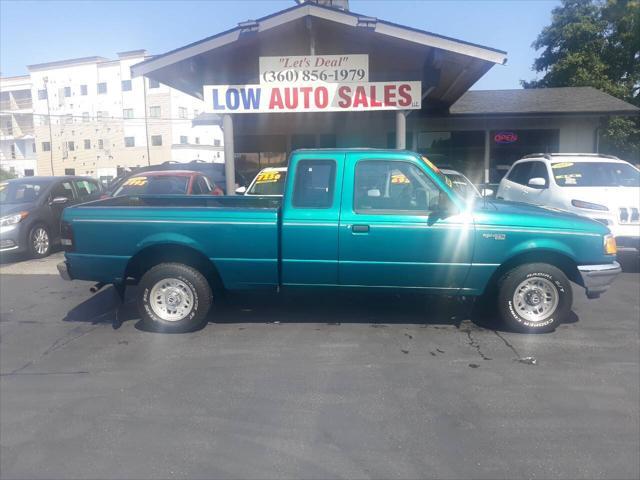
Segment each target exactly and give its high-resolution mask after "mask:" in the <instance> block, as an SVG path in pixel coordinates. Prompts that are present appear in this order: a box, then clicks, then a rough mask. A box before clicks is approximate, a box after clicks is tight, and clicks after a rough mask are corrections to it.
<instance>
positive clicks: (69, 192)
mask: <svg viewBox="0 0 640 480" xmlns="http://www.w3.org/2000/svg"><path fill="white" fill-rule="evenodd" d="M57 197H66V198H67V199H68V200H69V201H71V200H73V188H72V187H71V182H69V181H65V182H60V183H58V184H56V185H55V186H54V187H53V190H52V191H51V199H54V198H57Z"/></svg>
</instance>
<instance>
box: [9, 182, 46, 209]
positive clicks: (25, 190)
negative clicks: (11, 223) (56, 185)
mask: <svg viewBox="0 0 640 480" xmlns="http://www.w3.org/2000/svg"><path fill="white" fill-rule="evenodd" d="M46 186H47V183H45V182H32V181H26V182H24V181H18V182H2V183H0V203H3V204H11V203H29V202H33V201H35V200H36V199H37V198H38V197H39V196H40V195H41V194H42V192H43V191H44V189H45V188H46Z"/></svg>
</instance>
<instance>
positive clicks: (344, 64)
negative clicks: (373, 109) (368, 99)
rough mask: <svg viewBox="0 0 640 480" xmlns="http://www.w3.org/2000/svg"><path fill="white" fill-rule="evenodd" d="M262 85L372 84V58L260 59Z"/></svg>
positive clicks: (313, 57)
mask: <svg viewBox="0 0 640 480" xmlns="http://www.w3.org/2000/svg"><path fill="white" fill-rule="evenodd" d="M259 67H260V83H261V84H263V85H268V84H273V83H302V82H325V83H327V82H328V83H349V82H367V81H369V55H304V56H296V57H289V56H282V57H260V58H259Z"/></svg>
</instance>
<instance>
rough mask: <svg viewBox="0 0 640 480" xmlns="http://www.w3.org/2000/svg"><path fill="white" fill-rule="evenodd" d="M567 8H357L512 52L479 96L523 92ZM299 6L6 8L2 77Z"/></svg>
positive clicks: (428, 1)
mask: <svg viewBox="0 0 640 480" xmlns="http://www.w3.org/2000/svg"><path fill="white" fill-rule="evenodd" d="M558 4H559V0H464V1H460V0H350V9H351V10H352V11H353V12H357V13H361V14H364V15H368V16H372V17H377V18H380V19H384V20H388V21H391V22H394V23H399V24H401V25H406V26H410V27H413V28H419V29H422V30H427V31H430V32H434V33H438V34H440V35H446V36H450V37H454V38H457V39H460V40H465V41H467V42H472V43H478V44H480V45H485V46H488V47H493V48H497V49H500V50H505V51H507V53H508V62H507V64H506V65H504V66H502V65H496V66H494V67H493V68H492V69H491V70H490V71H489V72H488V73H487V74H486V75H485V76H484V77H483V78H482V79H480V80H479V81H478V82H477V83H476V84H475V85H474V87H473V89H500V88H519V87H520V80H530V79H532V78H535V76H536V74H535V72H533V71H532V70H531V65H532V63H533V60H534V58H535V56H536V52H535V50H534V49H533V48H532V47H531V43H532V42H533V41H534V40H535V38H536V36H537V35H538V33H539V32H540V31H541V30H542V28H543V27H544V26H545V25H548V24H549V22H550V21H551V10H552V9H553V8H554V7H555V6H556V5H558ZM293 5H294V1H293V0H250V1H242V0H236V1H228V0H199V1H193V0H184V1H175V0H148V1H126V0H109V1H80V0H76V1H55V0H48V1H45V0H40V1H29V0H21V1H16V0H0V74H1V75H2V76H14V75H26V74H27V73H28V72H27V68H26V66H27V65H32V64H36V63H45V62H51V61H56V60H65V59H70V58H78V57H89V56H95V55H98V56H103V57H106V58H116V52H122V51H127V50H138V49H146V50H147V51H148V52H149V53H151V54H160V53H164V52H167V51H169V50H173V49H175V48H179V47H181V46H184V45H187V44H188V43H191V42H194V41H197V40H200V39H202V38H205V37H208V36H211V35H214V34H216V33H218V32H221V31H223V30H226V29H229V28H232V27H234V26H235V25H236V24H237V23H238V22H240V21H244V20H247V19H256V18H259V17H262V16H264V15H268V14H270V13H273V12H275V11H278V10H282V9H285V8H289V7H291V6H293Z"/></svg>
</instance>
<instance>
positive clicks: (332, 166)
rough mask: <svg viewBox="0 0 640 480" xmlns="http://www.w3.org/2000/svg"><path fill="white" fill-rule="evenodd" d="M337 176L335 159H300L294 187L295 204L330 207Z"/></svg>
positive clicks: (307, 206)
mask: <svg viewBox="0 0 640 480" xmlns="http://www.w3.org/2000/svg"><path fill="white" fill-rule="evenodd" d="M335 178H336V162H335V161H333V160H300V161H299V162H298V168H297V169H296V178H295V182H294V187H293V206H294V207H297V208H330V207H331V205H333V191H334V184H335Z"/></svg>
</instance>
